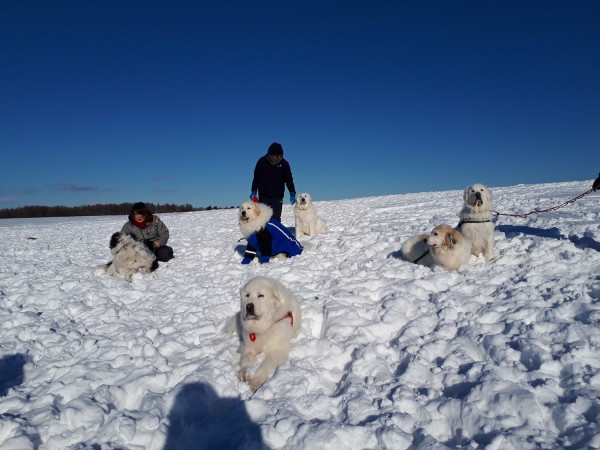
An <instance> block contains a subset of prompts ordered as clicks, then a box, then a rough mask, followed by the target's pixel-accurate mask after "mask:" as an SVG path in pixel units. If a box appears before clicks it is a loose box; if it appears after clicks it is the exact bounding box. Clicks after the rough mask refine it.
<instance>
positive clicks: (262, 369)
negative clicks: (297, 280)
mask: <svg viewBox="0 0 600 450" xmlns="http://www.w3.org/2000/svg"><path fill="white" fill-rule="evenodd" d="M240 306H241V311H240V317H241V329H242V349H241V360H240V372H239V377H240V380H242V381H245V382H247V383H248V384H249V385H250V389H252V391H253V392H256V390H257V389H258V388H260V387H261V386H262V385H263V383H264V382H265V381H267V380H268V379H269V378H271V376H273V374H274V373H275V370H276V369H277V368H278V367H279V366H281V365H282V364H284V363H285V362H286V361H287V358H288V355H289V353H290V350H291V345H292V344H291V341H292V339H293V338H294V336H296V334H297V333H298V331H299V330H300V321H301V313H300V305H299V304H298V301H297V300H296V298H295V297H294V295H293V294H292V293H291V292H290V291H289V290H288V289H287V288H286V287H285V286H283V285H282V284H281V283H280V282H278V281H276V280H273V279H271V278H267V277H256V278H253V279H251V280H250V281H248V282H247V283H246V284H245V285H244V287H243V288H242V289H241V291H240ZM261 353H263V354H264V355H265V359H264V360H263V362H262V363H261V364H260V366H259V367H258V369H257V370H256V372H255V373H254V375H250V374H249V373H248V370H249V368H250V366H251V365H252V363H253V362H254V360H255V359H256V357H257V356H258V355H259V354H261Z"/></svg>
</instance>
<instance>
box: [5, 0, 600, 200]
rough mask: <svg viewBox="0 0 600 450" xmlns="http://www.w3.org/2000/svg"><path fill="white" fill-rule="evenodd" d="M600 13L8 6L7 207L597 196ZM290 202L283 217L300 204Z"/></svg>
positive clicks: (585, 8) (486, 7)
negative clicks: (536, 192) (290, 180)
mask: <svg viewBox="0 0 600 450" xmlns="http://www.w3.org/2000/svg"><path fill="white" fill-rule="evenodd" d="M598 23H600V2H597V1H576V2H573V1H569V0H565V1H551V0H549V1H541V0H540V1H526V0H515V1H511V0H504V1H475V0H473V1H460V0H459V1H416V0H415V1H410V2H407V1H399V0H393V1H392V0H390V1H379V0H375V1H367V0H365V1H352V0H344V1H322V0H321V1H312V0H308V1H305V0H303V1H270V0H269V1H227V0H223V1H214V2H208V1H189V2H188V1H177V2H167V1H103V2H97V1H96V2H94V1H61V0H57V1H51V2H49V1H33V0H32V1H28V0H23V1H18V0H0V155H1V156H0V158H1V161H2V167H3V170H2V177H0V208H13V207H19V206H24V205H66V206H76V205H84V204H95V203H120V202H134V201H147V202H153V203H176V204H183V203H191V204H192V205H194V206H208V205H218V206H230V205H239V204H241V203H242V202H243V201H245V200H246V199H247V197H248V195H249V191H250V184H251V181H252V172H253V169H254V165H255V163H256V160H257V159H258V158H259V157H260V156H261V155H263V154H264V153H265V152H266V149H267V147H268V146H269V144H271V142H274V141H276V142H280V143H281V144H282V145H283V148H284V152H285V157H286V159H287V160H288V161H289V162H290V164H291V167H292V171H293V174H294V180H295V183H296V188H297V190H298V192H310V193H311V194H312V196H313V198H314V199H315V200H336V199H346V198H354V197H367V196H376V195H386V194H399V193H407V192H422V191H437V190H448V189H463V188H464V187H465V186H467V185H468V184H471V183H474V182H481V183H484V184H487V185H489V186H507V185H514V184H521V183H523V184H531V183H541V182H559V181H571V180H587V179H590V180H591V179H593V178H595V177H596V176H597V175H598V172H599V171H600V151H599V147H600V126H599V124H600V31H598ZM286 200H287V199H286Z"/></svg>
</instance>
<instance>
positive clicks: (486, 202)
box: [456, 184, 494, 261]
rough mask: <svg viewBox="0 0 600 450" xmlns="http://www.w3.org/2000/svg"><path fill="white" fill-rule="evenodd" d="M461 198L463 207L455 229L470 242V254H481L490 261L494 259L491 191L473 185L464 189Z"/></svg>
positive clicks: (481, 186) (479, 185) (478, 185)
mask: <svg viewBox="0 0 600 450" xmlns="http://www.w3.org/2000/svg"><path fill="white" fill-rule="evenodd" d="M463 198H464V206H463V209H462V210H461V211H460V214H459V217H460V222H459V223H458V225H457V227H456V228H457V229H458V230H459V231H460V232H461V233H462V234H463V236H464V237H465V238H466V239H468V240H469V241H470V242H471V254H473V255H475V256H478V255H479V254H480V253H481V254H483V257H484V258H485V260H486V261H490V260H491V259H493V258H494V222H493V221H492V219H493V214H492V191H491V190H489V189H488V188H487V187H485V186H484V185H483V184H473V185H471V186H468V187H467V188H466V189H465V192H464V195H463Z"/></svg>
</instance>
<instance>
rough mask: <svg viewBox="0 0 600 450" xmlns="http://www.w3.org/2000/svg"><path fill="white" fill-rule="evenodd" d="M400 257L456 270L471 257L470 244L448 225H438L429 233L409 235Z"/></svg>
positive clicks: (417, 262)
mask: <svg viewBox="0 0 600 450" xmlns="http://www.w3.org/2000/svg"><path fill="white" fill-rule="evenodd" d="M401 254H402V257H403V258H404V259H406V260H408V261H411V262H413V263H415V264H420V265H424V266H427V267H433V266H439V267H442V268H444V269H448V270H458V268H459V267H460V266H462V265H464V264H468V263H469V259H470V258H471V244H470V243H469V241H468V240H467V239H465V238H464V236H463V235H462V234H461V233H460V231H458V230H456V229H454V228H452V227H451V226H450V225H445V224H444V225H438V226H437V227H435V228H434V229H433V231H432V232H431V233H430V234H427V233H422V234H419V235H417V236H413V237H411V238H410V239H409V240H408V241H406V242H405V243H404V244H403V245H402V249H401Z"/></svg>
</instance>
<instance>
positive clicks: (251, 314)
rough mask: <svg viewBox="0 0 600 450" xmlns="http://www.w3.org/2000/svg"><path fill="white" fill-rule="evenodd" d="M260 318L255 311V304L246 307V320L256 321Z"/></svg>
mask: <svg viewBox="0 0 600 450" xmlns="http://www.w3.org/2000/svg"><path fill="white" fill-rule="evenodd" d="M258 318H259V317H258V315H257V314H256V311H255V310H254V303H248V304H247V305H246V320H256V319H258Z"/></svg>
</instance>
